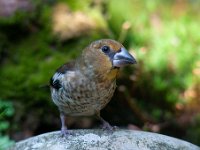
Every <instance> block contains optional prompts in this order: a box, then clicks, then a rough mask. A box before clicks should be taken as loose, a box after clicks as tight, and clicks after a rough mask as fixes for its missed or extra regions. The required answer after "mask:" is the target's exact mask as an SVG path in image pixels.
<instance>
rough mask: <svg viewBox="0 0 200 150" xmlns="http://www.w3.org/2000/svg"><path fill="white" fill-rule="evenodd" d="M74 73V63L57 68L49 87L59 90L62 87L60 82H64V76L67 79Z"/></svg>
mask: <svg viewBox="0 0 200 150" xmlns="http://www.w3.org/2000/svg"><path fill="white" fill-rule="evenodd" d="M74 72H75V61H72V62H69V63H66V64H64V65H62V66H61V67H60V68H58V69H57V70H56V72H55V74H54V75H53V77H52V78H51V79H50V86H51V87H52V88H55V89H57V90H58V89H60V88H61V87H62V82H63V80H65V78H66V75H67V76H68V75H69V77H70V76H71V75H73V74H74Z"/></svg>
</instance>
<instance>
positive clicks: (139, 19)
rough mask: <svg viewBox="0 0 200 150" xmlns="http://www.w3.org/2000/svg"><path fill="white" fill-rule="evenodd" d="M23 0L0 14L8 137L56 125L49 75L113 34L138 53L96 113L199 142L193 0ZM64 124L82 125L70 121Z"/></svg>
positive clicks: (1, 95)
mask: <svg viewBox="0 0 200 150" xmlns="http://www.w3.org/2000/svg"><path fill="white" fill-rule="evenodd" d="M1 1H3V0H1ZM22 1H23V0H22ZM13 2H16V3H20V0H15V1H13ZM28 2H29V3H28V4H27V5H28V6H29V7H27V9H23V11H22V10H21V9H18V10H14V11H12V13H7V14H9V15H10V16H9V17H8V16H1V17H0V40H1V42H0V67H1V70H0V77H1V79H2V80H1V82H0V87H1V88H0V99H6V100H12V104H13V105H14V107H15V115H14V116H13V117H12V120H11V122H12V125H11V126H10V135H11V136H12V138H14V139H15V140H19V139H22V138H25V137H28V136H32V135H34V134H39V133H43V132H47V131H52V130H55V129H58V128H59V123H60V122H59V117H58V111H57V108H56V107H55V106H54V104H53V103H52V102H51V100H50V92H49V89H48V82H49V79H50V77H51V76H52V74H53V73H54V71H55V69H56V68H58V66H60V65H61V64H63V63H64V62H66V61H69V60H71V59H73V58H75V57H77V56H78V55H79V54H80V52H81V50H82V49H83V48H84V47H85V46H87V44H88V43H90V42H91V41H94V40H96V39H100V38H113V39H116V40H118V41H120V42H122V43H123V45H124V46H125V47H127V48H128V49H129V51H130V52H131V53H133V55H135V56H136V58H137V61H138V65H136V66H131V67H126V68H124V69H123V72H121V73H120V75H119V80H118V85H119V86H118V90H117V91H116V93H115V95H114V97H113V100H112V101H111V102H110V104H109V105H108V107H106V109H105V110H103V112H102V115H103V116H105V118H106V119H107V120H109V121H110V122H111V123H113V124H116V123H117V125H119V126H126V125H127V124H129V125H130V126H129V128H130V129H131V128H132V127H133V126H138V127H139V128H140V129H143V130H149V131H154V132H160V133H163V134H167V135H171V136H175V137H178V138H183V139H185V140H188V141H191V142H193V143H195V144H200V143H199V141H200V140H198V137H200V133H199V132H196V131H199V129H200V128H199V119H198V118H199V117H198V114H199V112H200V109H199V107H200V57H199V56H200V47H199V43H200V34H199V33H198V30H199V19H200V14H199V13H198V11H199V7H198V6H199V4H200V2H199V1H197V0H183V1H179V0H175V1H164V0H156V1H148V0H141V1H138V0H125V1H118V0H85V1H82V0H77V1H76V2H74V0H57V1H52V0H46V1H39V0H36V1H28ZM0 4H1V3H0ZM18 6H20V5H18ZM27 12H28V13H27ZM4 14H6V13H4ZM63 18H64V19H63ZM114 99H115V100H114ZM2 104H3V103H2ZM0 106H1V102H0ZM9 108H11V107H9ZM11 110H12V109H11ZM118 110H122V111H118ZM0 113H1V111H0ZM108 114H110V115H108ZM40 118H43V119H40ZM52 120H53V121H52ZM69 122H70V121H69ZM20 124H23V125H20ZM81 125H82V126H81ZM55 126H56V127H57V128H56V127H55ZM69 126H70V127H80V128H81V127H83V124H81V123H80V124H79V125H76V124H75V123H73V120H72V121H71V123H69ZM91 126H92V125H88V126H87V125H86V127H91ZM6 129H8V127H7V128H6ZM188 129H189V130H188ZM0 131H1V129H0ZM2 131H3V130H2ZM4 131H5V130H4ZM5 134H7V133H6V132H5V133H4V132H3V133H2V135H5ZM6 138H7V137H6ZM0 145H1V144H0Z"/></svg>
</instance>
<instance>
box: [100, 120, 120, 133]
mask: <svg viewBox="0 0 200 150" xmlns="http://www.w3.org/2000/svg"><path fill="white" fill-rule="evenodd" d="M102 129H103V130H106V131H108V132H114V131H115V130H116V129H118V127H117V126H111V125H110V124H109V123H108V122H104V123H103V125H102Z"/></svg>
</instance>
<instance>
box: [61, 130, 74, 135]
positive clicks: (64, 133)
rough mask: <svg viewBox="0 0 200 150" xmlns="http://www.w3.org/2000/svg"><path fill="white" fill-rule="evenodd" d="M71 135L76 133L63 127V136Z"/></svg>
mask: <svg viewBox="0 0 200 150" xmlns="http://www.w3.org/2000/svg"><path fill="white" fill-rule="evenodd" d="M69 135H74V133H72V131H69V130H68V129H67V128H61V136H62V137H68V136H69Z"/></svg>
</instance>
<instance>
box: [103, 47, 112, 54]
mask: <svg viewBox="0 0 200 150" xmlns="http://www.w3.org/2000/svg"><path fill="white" fill-rule="evenodd" d="M101 50H102V51H103V52H104V53H108V52H109V51H110V47H108V46H103V47H102V48H101Z"/></svg>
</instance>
